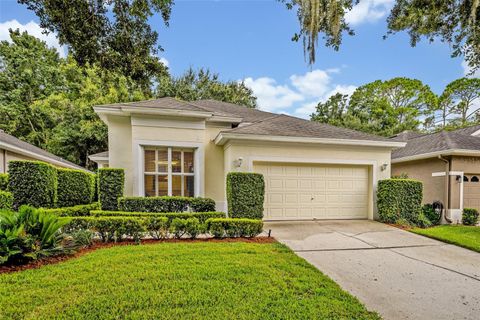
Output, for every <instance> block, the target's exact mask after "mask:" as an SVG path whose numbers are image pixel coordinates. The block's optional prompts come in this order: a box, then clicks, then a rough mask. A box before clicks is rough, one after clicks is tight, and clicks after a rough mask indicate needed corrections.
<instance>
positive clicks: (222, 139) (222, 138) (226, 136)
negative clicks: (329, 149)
mask: <svg viewBox="0 0 480 320" xmlns="http://www.w3.org/2000/svg"><path fill="white" fill-rule="evenodd" d="M228 140H255V141H269V142H292V143H311V144H341V145H355V146H371V147H384V148H391V149H396V148H402V147H405V146H406V143H405V142H398V141H382V140H357V139H331V138H312V137H288V136H270V135H253V134H239V133H236V134H235V133H228V132H220V133H219V134H218V135H217V137H216V138H215V140H214V141H215V144H216V145H220V146H221V145H224V144H225V143H226V142H227V141H228Z"/></svg>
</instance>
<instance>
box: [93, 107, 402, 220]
mask: <svg viewBox="0 0 480 320" xmlns="http://www.w3.org/2000/svg"><path fill="white" fill-rule="evenodd" d="M94 109H95V111H96V112H97V113H98V115H99V116H100V118H101V119H102V120H103V121H104V122H105V123H106V124H107V125H108V146H109V150H108V163H107V162H105V157H104V158H103V161H104V162H103V163H102V165H108V166H110V167H114V168H124V169H125V180H126V181H125V193H126V194H127V195H135V196H156V195H157V196H161V195H173V196H205V197H210V198H212V199H214V200H215V201H216V204H217V209H218V210H226V209H227V205H226V195H225V181H226V175H227V173H228V172H231V171H243V172H260V173H262V174H263V175H264V176H265V181H266V190H265V212H264V215H265V219H267V220H293V219H352V218H369V219H373V218H374V217H375V216H374V211H375V209H374V194H375V188H376V185H377V181H378V180H379V179H385V178H389V177H390V157H391V150H392V149H394V148H397V147H402V146H404V145H405V143H404V142H397V141H392V140H390V139H387V138H383V137H378V136H374V135H370V134H366V133H362V132H357V131H354V130H349V129H343V128H337V127H334V126H330V125H326V124H320V123H315V122H311V121H307V120H304V119H299V118H295V117H291V116H288V115H280V114H273V113H268V112H262V111H259V110H255V109H249V108H246V107H244V106H238V105H234V104H230V103H224V102H219V101H213V100H201V101H195V102H182V101H178V100H175V99H173V98H162V99H158V100H151V101H141V102H133V103H119V104H112V105H102V106H96V107H95V108H94ZM104 156H106V154H104ZM95 157H99V155H94V156H92V157H91V159H92V160H94V159H95ZM94 161H95V160H94Z"/></svg>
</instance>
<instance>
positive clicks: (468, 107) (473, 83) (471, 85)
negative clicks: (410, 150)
mask: <svg viewBox="0 0 480 320" xmlns="http://www.w3.org/2000/svg"><path fill="white" fill-rule="evenodd" d="M478 99H480V79H479V78H460V79H457V80H455V81H452V82H451V83H449V84H448V85H447V87H446V88H445V90H444V91H443V93H442V95H441V96H440V103H439V105H438V110H440V112H441V113H440V116H441V119H440V121H441V127H442V128H444V127H447V126H448V125H450V126H451V125H452V124H453V125H454V126H460V127H462V126H466V125H468V124H469V123H470V122H471V121H478V120H480V119H479V118H478V110H479V107H478V106H477V105H476V104H475V101H478Z"/></svg>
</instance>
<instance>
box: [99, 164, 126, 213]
mask: <svg viewBox="0 0 480 320" xmlns="http://www.w3.org/2000/svg"><path fill="white" fill-rule="evenodd" d="M124 181H125V173H124V171H123V169H114V168H101V169H98V200H99V202H100V204H101V207H102V210H118V198H120V197H122V196H123V186H124Z"/></svg>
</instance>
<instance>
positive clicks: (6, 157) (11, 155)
mask: <svg viewBox="0 0 480 320" xmlns="http://www.w3.org/2000/svg"><path fill="white" fill-rule="evenodd" d="M13 160H32V161H36V160H38V159H35V158H32V157H27V156H24V155H22V154H18V153H15V152H11V151H8V150H5V149H1V148H0V173H7V172H8V162H9V161H13ZM39 161H44V160H39ZM45 162H48V161H45ZM52 165H54V166H56V167H64V166H59V165H57V164H52Z"/></svg>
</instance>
